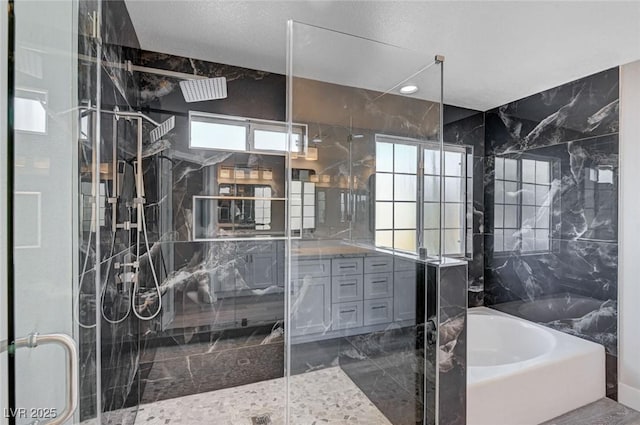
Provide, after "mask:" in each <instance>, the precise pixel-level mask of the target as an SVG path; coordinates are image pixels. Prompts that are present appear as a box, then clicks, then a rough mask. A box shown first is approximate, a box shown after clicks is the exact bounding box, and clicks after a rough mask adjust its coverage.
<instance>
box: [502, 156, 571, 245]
mask: <svg viewBox="0 0 640 425" xmlns="http://www.w3.org/2000/svg"><path fill="white" fill-rule="evenodd" d="M497 159H502V160H503V161H504V160H513V161H516V164H517V165H516V166H517V169H516V180H512V179H506V175H505V174H504V173H505V171H504V170H505V169H506V168H503V173H502V177H503V178H501V179H498V178H497V172H496V160H497ZM523 161H535V162H536V164H535V168H534V173H535V174H536V176H535V177H534V182H525V181H524V177H523ZM537 162H546V163H547V164H548V170H549V171H548V183H538V182H537ZM503 167H505V165H504V163H503ZM558 167H559V161H558V160H557V159H555V158H549V157H546V156H539V155H534V154H526V155H523V154H519V155H518V156H517V157H510V156H506V155H505V156H498V155H497V156H495V157H494V158H493V206H492V208H493V211H492V217H493V220H492V221H493V223H492V225H493V238H494V242H493V252H494V254H495V255H497V256H508V255H510V254H511V253H512V252H517V253H518V254H520V255H540V254H546V253H549V252H553V250H554V243H553V235H552V232H553V226H554V217H553V213H552V212H553V211H554V210H555V208H554V206H555V205H557V202H559V200H558V199H550V200H549V202H548V203H546V204H540V205H538V203H537V199H536V196H537V195H536V192H537V191H536V188H537V187H538V186H545V187H546V188H547V192H546V193H547V196H548V194H549V193H550V192H551V188H552V186H553V181H554V179H555V178H556V176H557V175H558V172H559V170H558ZM498 181H501V182H503V189H502V192H503V201H502V202H497V201H496V192H497V191H496V184H497V182H498ZM505 182H511V183H515V184H516V191H515V193H516V196H517V198H516V200H515V202H514V203H512V204H507V203H506V194H507V190H506V185H505V184H504V183H505ZM524 185H531V186H533V187H534V193H533V197H534V201H533V203H534V205H531V204H529V203H527V204H525V203H524V200H523V198H524V196H523V195H524ZM499 205H500V206H502V208H503V212H502V226H497V225H496V207H497V206H499ZM506 206H514V207H515V208H516V213H515V214H516V224H515V227H505V225H504V224H505V216H506V214H505V209H504V208H505V207H506ZM525 207H529V208H531V207H533V208H534V211H535V216H534V217H535V220H534V223H533V227H531V226H527V229H529V230H530V231H533V249H527V250H525V249H523V239H524V238H523V230H524V229H525V227H523V226H524V224H525V218H524V208H525ZM539 208H547V209H548V211H547V215H548V222H547V226H548V227H542V226H538V224H537V214H538V211H537V210H538V209H539ZM536 230H547V248H546V249H537V248H536V246H535V245H536V238H535V233H536ZM498 231H501V232H502V249H500V250H497V249H496V241H495V239H496V237H497V236H496V235H497V232H498ZM506 231H513V233H514V234H515V235H516V236H515V241H514V244H513V246H512V247H511V248H507V247H506V245H505V240H506ZM527 239H529V238H527Z"/></svg>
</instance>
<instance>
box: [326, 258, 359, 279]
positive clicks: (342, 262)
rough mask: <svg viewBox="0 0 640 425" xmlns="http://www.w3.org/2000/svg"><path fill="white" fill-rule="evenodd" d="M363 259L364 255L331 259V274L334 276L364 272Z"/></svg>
mask: <svg viewBox="0 0 640 425" xmlns="http://www.w3.org/2000/svg"><path fill="white" fill-rule="evenodd" d="M362 260H363V259H362V257H354V258H334V259H333V260H331V274H332V275H333V276H344V275H353V274H362V265H363V261H362Z"/></svg>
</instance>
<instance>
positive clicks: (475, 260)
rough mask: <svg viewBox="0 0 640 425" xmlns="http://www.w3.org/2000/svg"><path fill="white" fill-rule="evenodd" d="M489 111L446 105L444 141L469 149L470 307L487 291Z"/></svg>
mask: <svg viewBox="0 0 640 425" xmlns="http://www.w3.org/2000/svg"><path fill="white" fill-rule="evenodd" d="M484 120H485V114H484V113H482V112H478V111H473V110H469V109H463V108H458V107H453V106H447V105H445V109H444V142H445V143H446V144H449V145H457V146H465V147H467V148H471V149H470V150H468V157H467V161H468V162H469V164H468V167H467V168H468V173H467V174H468V176H470V177H471V178H472V180H471V184H470V185H469V188H468V190H469V191H470V192H471V203H469V204H468V205H467V209H468V211H467V220H468V223H469V224H468V230H467V233H468V235H467V240H468V241H469V242H468V246H467V257H468V258H469V259H470V260H471V261H470V262H469V267H468V271H469V276H468V280H469V306H472V307H475V306H480V305H482V304H483V291H484V236H483V235H484V231H485V206H484V203H485V194H484V180H485V171H484V162H485V160H484V154H485V123H484Z"/></svg>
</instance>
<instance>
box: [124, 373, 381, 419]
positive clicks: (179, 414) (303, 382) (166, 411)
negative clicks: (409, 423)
mask: <svg viewBox="0 0 640 425" xmlns="http://www.w3.org/2000/svg"><path fill="white" fill-rule="evenodd" d="M289 386H290V394H291V400H290V405H291V410H290V415H291V423H294V424H300V425H313V424H329V425H331V424H333V425H338V424H340V425H348V424H349V425H350V424H362V425H391V422H389V420H388V419H387V418H386V417H385V416H384V415H383V414H382V413H381V412H380V410H378V408H377V407H376V406H375V405H374V404H373V403H372V402H371V401H370V400H369V399H368V398H367V397H366V396H365V394H364V393H363V392H362V391H361V390H360V389H359V388H358V387H357V386H356V384H355V383H354V382H353V381H352V380H351V379H349V377H348V376H347V375H346V374H345V373H344V372H343V371H342V369H340V368H339V367H330V368H326V369H321V370H317V371H314V372H309V373H303V374H300V375H295V376H293V377H292V378H291V379H290V382H289ZM285 394H286V391H285V380H284V379H283V378H278V379H271V380H267V381H262V382H257V383H253V384H248V385H243V386H240V387H234V388H227V389H222V390H217V391H210V392H207V393H200V394H193V395H190V396H185V397H179V398H174V399H168V400H162V401H157V402H153V403H149V404H143V405H141V406H140V409H139V410H138V415H137V417H136V422H135V424H136V425H160V424H162V425H172V424H181V425H200V424H216V425H256V424H262V425H282V424H284V413H285V410H284V406H285ZM266 417H268V418H269V420H267V419H265V418H266Z"/></svg>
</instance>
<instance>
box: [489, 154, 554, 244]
mask: <svg viewBox="0 0 640 425" xmlns="http://www.w3.org/2000/svg"><path fill="white" fill-rule="evenodd" d="M551 172H552V163H551V162H550V161H548V160H540V159H533V158H525V159H513V158H499V157H496V159H495V204H494V205H495V206H494V228H495V229H494V251H495V252H506V251H513V250H519V251H521V252H543V251H548V250H549V249H550V242H549V229H550V227H551V215H550V207H551V197H550V195H549V194H550V190H551Z"/></svg>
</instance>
